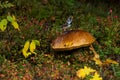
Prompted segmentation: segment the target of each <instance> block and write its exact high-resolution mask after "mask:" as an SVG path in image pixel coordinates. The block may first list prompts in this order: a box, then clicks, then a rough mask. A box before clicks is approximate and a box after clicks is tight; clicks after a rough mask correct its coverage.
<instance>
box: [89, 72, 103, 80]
mask: <svg viewBox="0 0 120 80" xmlns="http://www.w3.org/2000/svg"><path fill="white" fill-rule="evenodd" d="M99 76H100V75H99V74H98V73H97V72H95V74H94V76H93V78H92V79H90V80H102V78H101V77H99Z"/></svg>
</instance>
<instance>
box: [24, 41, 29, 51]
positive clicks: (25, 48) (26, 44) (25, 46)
mask: <svg viewBox="0 0 120 80" xmlns="http://www.w3.org/2000/svg"><path fill="white" fill-rule="evenodd" d="M29 46H30V41H26V42H25V45H24V48H23V50H24V51H25V52H27V51H28V48H29Z"/></svg>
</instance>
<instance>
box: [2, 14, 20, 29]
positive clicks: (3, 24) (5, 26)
mask: <svg viewBox="0 0 120 80" xmlns="http://www.w3.org/2000/svg"><path fill="white" fill-rule="evenodd" d="M8 21H9V22H10V23H11V24H12V25H13V27H14V28H15V29H18V30H19V31H20V29H19V25H18V23H17V21H16V18H15V16H14V15H12V16H10V15H9V16H7V19H2V20H1V22H0V29H1V31H4V30H6V28H7V24H8Z"/></svg>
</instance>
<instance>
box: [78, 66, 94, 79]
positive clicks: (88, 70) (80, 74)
mask: <svg viewBox="0 0 120 80" xmlns="http://www.w3.org/2000/svg"><path fill="white" fill-rule="evenodd" d="M91 72H95V70H94V69H91V68H90V67H87V66H84V68H82V69H80V70H78V71H77V72H76V74H77V76H78V77H79V78H82V79H83V78H85V76H87V75H89V74H90V73H91Z"/></svg>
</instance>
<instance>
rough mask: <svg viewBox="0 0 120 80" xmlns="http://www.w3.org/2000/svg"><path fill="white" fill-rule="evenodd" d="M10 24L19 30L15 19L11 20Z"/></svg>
mask: <svg viewBox="0 0 120 80" xmlns="http://www.w3.org/2000/svg"><path fill="white" fill-rule="evenodd" d="M11 24H12V25H13V27H14V28H15V29H18V30H19V31H20V28H19V25H18V23H17V22H16V21H13V22H12V23H11Z"/></svg>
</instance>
